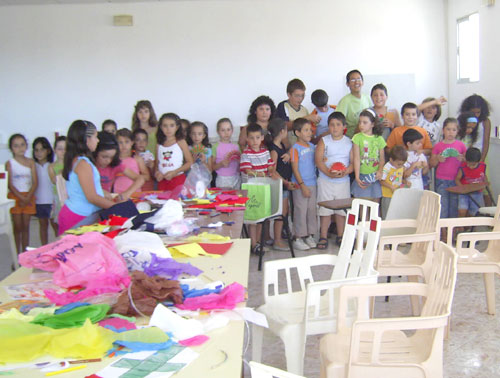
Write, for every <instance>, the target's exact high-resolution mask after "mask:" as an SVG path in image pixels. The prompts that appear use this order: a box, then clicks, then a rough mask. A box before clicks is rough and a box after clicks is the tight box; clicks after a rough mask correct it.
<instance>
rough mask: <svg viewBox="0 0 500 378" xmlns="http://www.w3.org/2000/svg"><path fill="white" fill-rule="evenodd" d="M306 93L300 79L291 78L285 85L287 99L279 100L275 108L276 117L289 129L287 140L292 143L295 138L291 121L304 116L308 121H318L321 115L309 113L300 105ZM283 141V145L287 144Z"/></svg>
mask: <svg viewBox="0 0 500 378" xmlns="http://www.w3.org/2000/svg"><path fill="white" fill-rule="evenodd" d="M305 93H306V86H305V85H304V83H303V82H302V80H300V79H292V80H290V81H289V82H288V84H287V86H286V95H287V96H288V100H285V101H281V102H280V103H279V104H278V107H277V108H276V117H278V118H281V119H282V120H284V121H285V122H286V126H287V128H288V130H289V131H290V132H289V133H288V141H287V143H288V142H289V143H290V144H289V145H292V144H293V143H294V142H295V140H296V137H295V134H293V131H292V128H293V121H294V120H296V119H297V118H305V119H307V120H309V121H310V122H314V123H318V122H319V121H321V117H320V116H319V115H317V114H309V112H308V111H307V109H306V107H305V106H303V105H301V104H302V101H304V97H305ZM287 143H285V145H286V144H287Z"/></svg>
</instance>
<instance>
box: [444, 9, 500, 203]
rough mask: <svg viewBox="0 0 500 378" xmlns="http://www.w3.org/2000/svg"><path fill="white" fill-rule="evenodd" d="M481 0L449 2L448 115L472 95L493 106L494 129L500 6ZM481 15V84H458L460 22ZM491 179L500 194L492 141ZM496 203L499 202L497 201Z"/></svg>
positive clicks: (498, 110)
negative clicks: (485, 5)
mask: <svg viewBox="0 0 500 378" xmlns="http://www.w3.org/2000/svg"><path fill="white" fill-rule="evenodd" d="M481 3H482V1H481V0H448V10H447V13H448V60H449V112H450V115H451V116H456V115H457V114H458V110H459V108H460V104H461V103H462V101H463V100H464V99H465V98H466V97H467V96H470V95H471V94H473V93H477V94H479V95H481V96H483V97H484V98H485V99H486V100H488V102H489V103H490V105H491V111H492V113H491V115H490V120H491V129H492V133H494V130H495V126H498V125H500V92H499V88H500V50H499V43H498V36H499V35H500V24H499V22H498V20H500V4H499V3H498V2H497V4H496V5H494V6H492V7H484V6H482V5H481ZM475 12H479V59H480V61H479V64H480V67H479V81H478V82H475V83H460V84H458V83H457V50H456V48H457V19H460V18H462V17H464V16H467V15H469V14H471V13H475ZM488 157H489V166H490V167H489V171H490V172H489V179H490V181H491V184H492V185H491V187H492V190H493V193H494V195H498V194H500V171H499V170H498V166H497V165H496V164H494V163H495V162H497V161H498V158H499V157H500V143H498V141H495V142H493V141H492V142H490V151H489V152H488ZM495 200H496V199H495Z"/></svg>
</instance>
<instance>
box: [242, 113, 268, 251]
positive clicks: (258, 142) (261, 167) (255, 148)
mask: <svg viewBox="0 0 500 378" xmlns="http://www.w3.org/2000/svg"><path fill="white" fill-rule="evenodd" d="M246 132H247V142H248V147H247V148H246V149H245V150H244V151H243V153H242V154H241V160H240V171H241V181H242V182H247V181H248V178H249V177H250V176H251V177H266V176H271V175H273V174H274V162H273V161H272V159H271V155H270V154H269V151H268V150H267V149H266V148H264V147H262V142H263V141H264V130H262V127H261V126H260V125H258V124H257V123H251V124H250V125H248V127H247V129H246ZM261 227H262V225H261V224H259V225H254V224H251V225H249V233H250V242H251V245H252V253H258V251H259V250H260V235H261V230H262V229H261Z"/></svg>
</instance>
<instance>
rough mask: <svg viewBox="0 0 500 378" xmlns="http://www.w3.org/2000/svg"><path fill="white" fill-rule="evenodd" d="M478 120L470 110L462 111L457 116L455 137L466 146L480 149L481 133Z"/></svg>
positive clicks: (481, 143) (481, 142)
mask: <svg viewBox="0 0 500 378" xmlns="http://www.w3.org/2000/svg"><path fill="white" fill-rule="evenodd" d="M481 130H482V129H481V128H480V127H479V120H478V119H477V117H476V116H475V115H474V113H472V112H464V113H461V114H460V115H459V116H458V134H457V139H458V140H461V141H462V142H464V144H465V146H466V147H467V148H470V147H475V148H477V149H478V150H479V151H481V147H482V145H483V135H482V132H481Z"/></svg>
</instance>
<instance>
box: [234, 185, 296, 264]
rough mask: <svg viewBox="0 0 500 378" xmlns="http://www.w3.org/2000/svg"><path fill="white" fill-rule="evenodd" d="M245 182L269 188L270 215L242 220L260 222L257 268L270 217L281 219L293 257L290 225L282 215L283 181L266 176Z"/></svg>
mask: <svg viewBox="0 0 500 378" xmlns="http://www.w3.org/2000/svg"><path fill="white" fill-rule="evenodd" d="M247 183H248V184H268V185H269V186H270V189H271V215H269V216H267V217H265V218H260V219H257V220H248V219H244V220H243V224H244V225H249V224H259V223H261V224H262V232H261V238H260V240H261V243H260V248H259V251H258V254H259V267H258V268H259V270H261V269H262V258H263V256H264V249H263V240H264V230H265V226H266V223H267V222H269V221H270V220H271V219H275V218H281V220H282V221H283V230H284V231H285V233H286V235H287V240H288V246H289V247H290V252H291V254H292V257H295V253H294V251H293V243H292V235H291V232H290V227H289V225H288V217H284V216H283V181H282V180H281V179H279V180H274V179H271V178H268V177H255V178H250V179H249V180H248V182H247Z"/></svg>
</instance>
